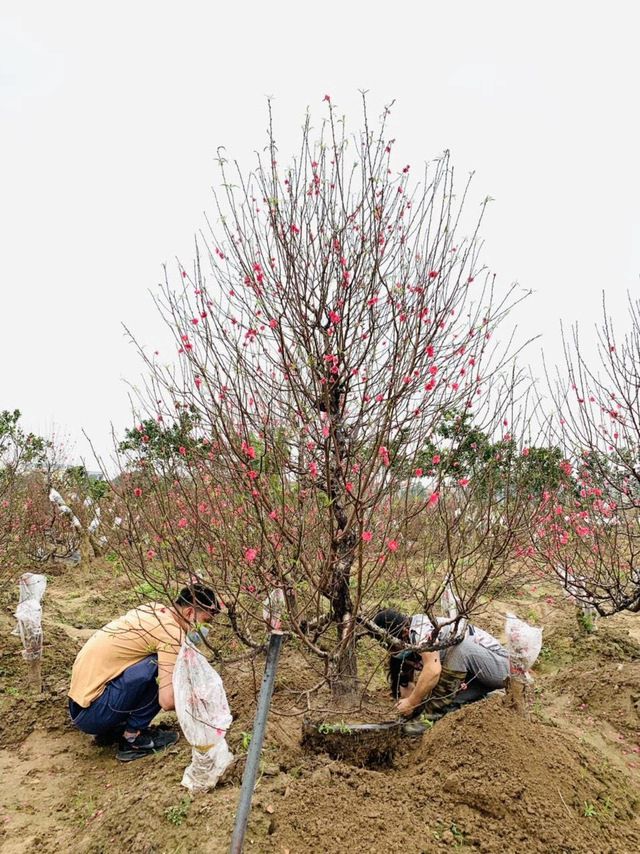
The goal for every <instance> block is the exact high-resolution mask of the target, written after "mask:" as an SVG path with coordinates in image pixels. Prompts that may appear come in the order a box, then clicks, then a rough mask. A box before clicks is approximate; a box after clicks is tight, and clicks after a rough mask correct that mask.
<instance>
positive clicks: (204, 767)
mask: <svg viewBox="0 0 640 854" xmlns="http://www.w3.org/2000/svg"><path fill="white" fill-rule="evenodd" d="M232 762H233V753H232V752H231V751H230V750H229V745H228V744H227V742H226V740H225V739H224V738H223V739H221V740H220V742H219V743H218V744H216V746H215V747H210V748H209V750H199V749H198V748H197V747H193V748H192V749H191V765H187V767H186V768H185V769H184V774H183V775H182V785H183V786H184V787H185V789H189V791H190V792H208V791H209V789H213V788H214V786H215V785H216V784H217V782H218V780H219V779H220V777H221V776H222V775H223V774H224V772H225V771H226V769H227V768H228V767H229V765H230V764H231V763H232Z"/></svg>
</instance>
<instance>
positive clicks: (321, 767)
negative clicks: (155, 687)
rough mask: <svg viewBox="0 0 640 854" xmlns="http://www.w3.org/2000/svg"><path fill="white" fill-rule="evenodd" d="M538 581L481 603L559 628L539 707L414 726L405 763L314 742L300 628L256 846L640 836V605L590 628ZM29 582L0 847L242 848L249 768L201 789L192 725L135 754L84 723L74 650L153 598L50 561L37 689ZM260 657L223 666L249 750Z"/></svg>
mask: <svg viewBox="0 0 640 854" xmlns="http://www.w3.org/2000/svg"><path fill="white" fill-rule="evenodd" d="M532 586H533V587H534V588H535V589H534V590H531V588H528V589H526V590H524V591H520V593H521V594H522V595H520V594H517V595H515V594H514V596H513V597H512V600H511V601H499V600H494V601H493V602H492V603H491V607H490V609H489V611H488V613H487V615H486V617H485V619H484V625H486V626H487V627H488V628H490V629H491V630H493V632H494V633H495V634H496V635H497V636H498V637H500V632H501V626H502V623H503V614H504V612H505V611H506V610H508V609H517V612H518V614H519V615H521V616H522V617H524V618H526V619H527V620H529V621H530V622H531V623H532V624H537V625H541V626H543V627H544V635H543V637H544V643H543V647H542V652H541V655H540V657H539V659H538V662H537V664H536V668H535V671H534V674H535V679H536V683H535V685H536V688H535V703H534V709H533V715H532V720H531V721H530V722H527V721H524V720H522V719H521V718H519V717H518V716H516V715H514V714H513V713H511V712H509V711H506V710H504V709H503V707H502V705H501V701H500V698H499V697H496V698H491V699H489V700H485V701H481V702H480V703H476V704H472V705H470V706H468V707H466V708H464V709H463V710H461V711H458V712H453V713H451V714H450V715H448V716H447V717H445V718H444V719H443V720H441V721H439V722H437V723H436V724H434V726H433V727H432V728H431V729H430V730H429V731H428V732H427V733H426V734H425V735H423V736H422V738H420V739H417V740H415V739H407V740H406V742H405V743H404V744H403V747H402V748H401V750H400V752H399V754H398V755H397V756H396V758H395V760H394V762H393V764H392V766H391V767H385V768H367V767H356V766H354V765H352V764H349V763H346V762H344V761H339V760H332V759H331V758H330V757H329V756H327V755H326V754H324V755H323V754H319V755H318V754H313V753H310V752H308V751H305V750H304V749H303V748H302V747H301V745H300V733H301V720H302V713H303V712H304V710H305V705H304V702H303V698H302V696H301V692H302V691H303V690H305V688H307V687H310V686H311V685H312V684H313V683H314V682H315V681H316V679H317V673H316V672H315V671H316V668H317V664H316V662H315V661H314V660H312V659H310V658H309V657H308V656H306V655H305V654H304V652H303V651H302V650H301V649H300V647H299V646H298V645H297V644H296V643H295V642H291V643H288V644H285V648H284V651H283V656H282V662H281V666H280V670H279V673H278V676H277V682H276V690H275V695H274V700H273V708H272V713H271V716H270V720H269V724H268V731H267V738H266V742H265V747H264V750H263V759H262V763H261V769H260V777H259V782H258V784H257V787H256V791H255V796H254V803H253V809H252V813H251V817H250V822H249V829H248V833H247V842H246V850H248V851H252V850H253V851H256V852H265V854H266V852H274V854H284V852H287V851H288V852H291V854H294V852H317V851H326V852H341V851H344V849H345V846H349V845H350V844H352V841H353V835H354V833H356V832H357V834H358V838H359V842H358V850H361V851H380V852H383V851H384V852H418V851H423V852H435V851H440V850H443V851H444V850H456V851H481V852H487V854H490V853H491V852H498V851H504V850H505V848H506V849H507V850H518V851H522V852H545V854H546V852H551V851H553V852H586V851H589V852H594V854H595V852H602V853H603V854H604V852H611V854H614V852H615V854H623V852H633V851H636V850H638V846H639V845H640V819H639V816H640V809H639V804H640V745H639V742H638V731H639V727H640V657H639V653H640V625H639V624H638V620H637V617H635V616H633V615H618V616H615V617H611V618H608V619H606V620H602V621H600V625H599V630H598V631H597V632H596V633H595V634H585V633H584V632H583V631H581V629H580V627H579V626H578V624H577V622H576V620H575V608H574V607H573V606H572V605H571V604H569V603H568V602H567V601H566V600H565V599H563V598H558V597H554V596H550V595H549V592H548V591H547V590H541V589H540V588H539V587H537V586H536V585H532ZM16 590H17V588H14V587H11V586H7V588H6V589H4V590H3V592H2V611H1V614H0V634H1V636H2V638H3V644H2V657H1V659H0V691H1V693H0V775H1V778H2V780H3V786H2V791H1V792H0V847H1V849H2V851H3V852H6V854H22V852H24V854H26V852H32V851H42V852H58V851H74V852H76V851H77V852H95V854H98V852H113V851H129V852H136V854H137V852H140V854H143V852H149V854H150V853H151V852H158V854H160V852H163V854H165V852H166V854H169V852H176V854H177V852H223V851H227V850H228V847H229V840H230V836H231V831H232V826H233V820H234V813H235V809H236V805H237V799H238V793H239V775H238V774H236V775H235V776H233V775H232V777H231V778H230V779H228V780H226V781H224V782H223V783H222V784H220V785H219V786H218V787H217V788H216V789H214V790H213V791H211V792H210V793H206V794H200V795H195V796H191V795H189V793H187V792H186V791H185V790H184V789H181V787H180V778H181V775H182V772H183V770H184V767H185V766H186V765H187V764H188V762H189V752H190V751H189V747H188V745H187V744H186V743H185V741H184V739H183V740H181V741H180V742H179V743H178V744H177V745H176V747H175V748H172V749H170V750H169V751H168V752H167V753H166V754H161V755H156V756H153V757H149V758H146V759H144V760H141V761H140V762H139V763H138V762H137V763H133V764H132V765H130V766H126V765H123V764H120V763H117V762H116V761H115V758H114V748H97V747H95V746H93V745H92V743H91V741H92V740H91V738H90V737H88V736H85V735H83V734H82V733H80V732H78V731H77V730H75V729H74V728H73V727H72V726H71V724H70V723H69V720H68V716H67V710H66V692H67V689H68V684H69V673H70V668H71V665H72V663H73V659H74V657H75V654H76V652H77V651H78V649H79V648H80V646H81V644H82V643H83V642H84V640H85V639H86V638H87V637H88V636H89V635H90V634H91V632H92V630H94V629H96V628H99V627H100V626H101V625H102V624H103V623H105V622H107V621H108V620H109V619H110V618H111V617H112V616H113V615H114V614H118V613H120V612H122V611H124V610H125V609H126V608H127V607H129V606H131V605H132V604H134V602H135V601H136V600H137V599H138V598H139V594H137V593H135V592H133V591H132V590H131V586H130V583H129V580H128V578H127V576H126V575H125V574H124V573H123V572H122V570H121V569H120V568H119V566H118V563H117V562H114V561H107V560H105V559H100V560H94V561H93V562H92V563H91V564H90V565H89V566H79V567H75V568H73V567H58V568H55V569H54V570H53V571H52V572H51V573H50V575H49V586H48V590H47V593H46V596H45V600H44V609H43V613H44V620H43V627H44V639H45V640H44V655H43V663H42V670H43V682H44V686H43V692H42V694H40V695H34V694H33V693H32V692H31V691H30V689H29V687H28V686H27V685H26V682H25V680H26V665H25V663H24V662H23V661H22V659H21V657H20V640H19V638H15V637H11V636H10V632H11V629H12V628H13V625H14V623H15V621H14V619H13V616H12V614H13V610H14V608H15V604H16V595H15V591H16ZM224 622H225V621H224V620H222V622H221V624H220V625H219V626H218V628H216V629H215V632H216V634H219V635H220V638H223V637H224V636H225V635H228V634H230V633H229V629H228V626H225V625H224ZM358 655H359V657H360V659H361V664H362V668H363V672H366V673H371V674H372V676H371V683H370V685H369V689H368V692H367V694H366V698H365V704H367V703H368V704H369V705H370V706H371V707H372V708H374V707H375V708H376V710H377V713H378V714H383V713H384V711H385V708H386V711H387V717H389V718H393V716H394V711H393V705H392V701H391V699H390V698H389V697H388V691H387V689H386V686H385V684H384V675H383V674H382V672H381V670H379V669H377V665H376V663H377V662H379V660H380V655H379V651H378V650H377V648H376V645H375V644H373V642H372V641H371V640H368V639H364V640H362V641H360V642H359V644H358ZM262 667H263V657H256V659H255V660H254V661H253V663H240V664H237V665H234V664H229V665H226V666H223V667H221V668H220V673H221V675H222V677H223V680H224V683H225V686H226V690H227V694H228V698H229V702H230V706H231V710H232V714H233V716H234V722H233V724H232V727H231V730H230V732H229V736H228V741H229V744H230V746H231V748H232V750H233V751H234V753H237V754H242V753H243V752H246V748H247V741H248V734H250V733H251V729H252V725H253V714H254V712H255V696H256V691H257V688H258V687H259V684H260V679H261V674H262ZM296 702H297V703H299V707H296ZM295 712H298V714H295ZM163 715H164V718H165V719H167V720H172V719H173V721H175V717H173V716H172V715H171V713H163Z"/></svg>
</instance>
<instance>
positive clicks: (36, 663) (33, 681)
mask: <svg viewBox="0 0 640 854" xmlns="http://www.w3.org/2000/svg"><path fill="white" fill-rule="evenodd" d="M27 664H28V665H29V674H28V676H27V681H28V683H29V687H30V688H31V689H32V690H33V691H34V692H35V693H36V694H41V693H42V658H35V659H33V661H28V662H27Z"/></svg>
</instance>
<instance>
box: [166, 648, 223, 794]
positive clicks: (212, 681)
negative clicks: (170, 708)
mask: <svg viewBox="0 0 640 854" xmlns="http://www.w3.org/2000/svg"><path fill="white" fill-rule="evenodd" d="M173 695H174V700H175V707H176V714H177V716H178V721H179V723H180V727H181V728H182V731H183V733H184V735H185V738H186V739H187V741H188V742H189V744H190V745H191V747H192V751H191V764H190V765H189V766H188V767H187V768H186V769H185V772H184V775H183V777H182V785H183V786H184V787H185V788H187V789H189V791H191V792H205V791H207V790H209V789H213V788H214V786H215V785H216V784H217V782H218V780H219V779H220V777H221V776H222V774H223V772H224V771H225V769H226V768H227V767H228V766H229V765H230V764H231V762H232V761H233V754H232V753H231V751H230V750H229V747H228V745H227V742H226V739H225V735H226V732H227V730H228V729H229V727H230V726H231V722H232V720H233V718H232V717H231V712H230V710H229V703H228V702H227V695H226V694H225V690H224V686H223V684H222V679H221V678H220V676H219V674H218V673H217V672H216V671H215V670H214V669H213V667H212V666H211V665H210V664H209V662H208V661H207V659H206V658H205V657H204V655H203V654H202V652H200V651H199V650H198V649H196V647H195V645H194V644H193V643H192V642H191V641H190V640H189V639H186V640H185V641H184V643H183V644H182V647H181V649H180V652H179V654H178V659H177V661H176V664H175V667H174V670H173Z"/></svg>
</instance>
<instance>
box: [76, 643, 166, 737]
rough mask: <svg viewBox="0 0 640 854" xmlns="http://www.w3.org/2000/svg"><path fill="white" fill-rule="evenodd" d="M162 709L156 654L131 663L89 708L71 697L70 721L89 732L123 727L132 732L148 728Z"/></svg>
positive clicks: (103, 731) (96, 732) (109, 683)
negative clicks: (159, 697) (159, 700)
mask: <svg viewBox="0 0 640 854" xmlns="http://www.w3.org/2000/svg"><path fill="white" fill-rule="evenodd" d="M159 711H160V703H159V702H158V657H157V656H156V655H150V656H148V657H147V658H143V659H142V661H138V663H137V664H132V665H131V667H127V669H126V670H124V671H123V672H122V673H121V674H120V675H119V676H116V678H115V679H112V680H111V682H107V684H106V686H105V689H104V691H103V692H102V694H101V695H100V696H99V697H98V698H97V699H96V700H94V701H93V703H91V705H90V706H89V707H88V708H86V709H83V708H82V706H79V705H78V704H77V703H76V702H75V701H74V700H72V699H69V714H70V716H71V722H72V723H73V725H74V726H77V727H78V729H80V730H82V732H86V733H87V734H88V735H103V734H105V733H108V732H111V731H112V730H115V729H120V728H122V729H127V730H129V731H131V732H135V731H136V730H139V729H145V728H146V727H148V726H149V724H150V723H151V721H152V720H153V719H154V718H155V716H156V715H157V714H158V712H159Z"/></svg>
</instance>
